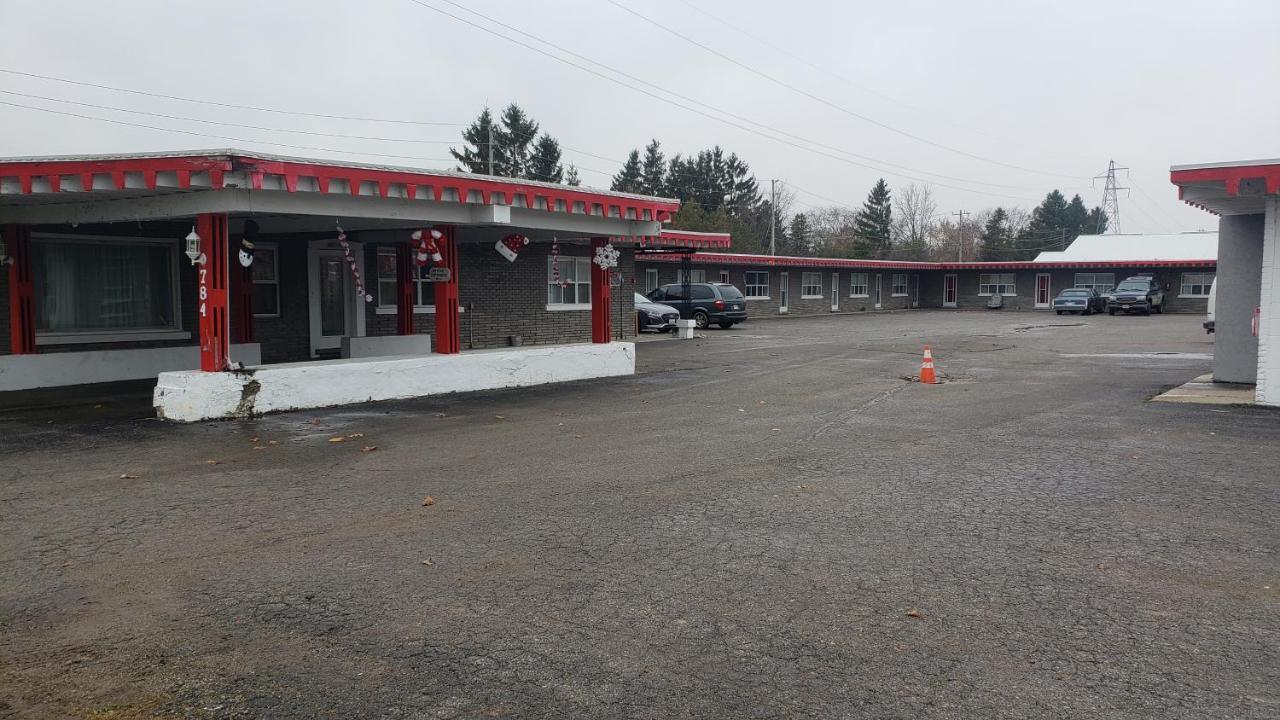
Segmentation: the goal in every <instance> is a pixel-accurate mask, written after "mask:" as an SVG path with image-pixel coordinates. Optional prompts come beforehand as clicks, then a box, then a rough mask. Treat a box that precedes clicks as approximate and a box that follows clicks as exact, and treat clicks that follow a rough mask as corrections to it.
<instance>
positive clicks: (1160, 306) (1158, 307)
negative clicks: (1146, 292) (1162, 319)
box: [1151, 303, 1164, 315]
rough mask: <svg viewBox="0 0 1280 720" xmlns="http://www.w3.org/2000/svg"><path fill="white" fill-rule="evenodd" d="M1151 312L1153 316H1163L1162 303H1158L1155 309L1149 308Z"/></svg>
mask: <svg viewBox="0 0 1280 720" xmlns="http://www.w3.org/2000/svg"><path fill="white" fill-rule="evenodd" d="M1151 311H1152V312H1154V313H1155V314H1157V315H1163V314H1164V303H1160V304H1159V305H1156V306H1155V307H1153V308H1151Z"/></svg>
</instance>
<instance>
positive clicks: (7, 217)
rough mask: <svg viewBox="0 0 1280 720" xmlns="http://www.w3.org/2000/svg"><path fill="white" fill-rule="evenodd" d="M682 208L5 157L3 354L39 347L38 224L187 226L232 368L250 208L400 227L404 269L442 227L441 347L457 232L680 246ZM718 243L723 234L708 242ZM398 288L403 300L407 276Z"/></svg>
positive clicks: (172, 164)
mask: <svg viewBox="0 0 1280 720" xmlns="http://www.w3.org/2000/svg"><path fill="white" fill-rule="evenodd" d="M679 207H680V203H679V201H678V200H674V199H668V198H658V197H647V196H642V195H634V194H629V193H619V192H611V191H604V190H591V189H586V188H579V187H573V186H566V185H559V184H554V183H544V182H535V181H529V180H518V179H511V178H498V177H490V176H483V175H475V174H470V173H462V172H451V171H440V170H425V169H419V168H406V167H391V166H383V165H367V164H360V163H348V162H336V161H331V160H316V159H306V158H296V157H284V156H276V155H267V154H262V153H256V152H245V151H241V150H234V149H228V150H212V151H185V152H165V153H146V154H126V155H96V156H81V157H24V158H7V159H0V229H2V230H3V236H4V239H5V241H6V246H7V248H8V250H7V254H8V256H9V257H11V258H12V259H13V262H12V263H11V268H10V298H11V302H10V317H11V321H12V322H11V336H12V342H11V344H10V351H11V352H12V353H14V354H23V353H33V352H35V351H36V342H35V339H36V338H35V328H34V324H35V320H34V311H33V306H34V301H33V297H32V282H31V277H32V272H31V251H30V232H31V228H32V227H33V226H69V227H76V226H79V225H90V224H98V223H119V222H130V223H133V222H140V221H166V220H167V221H178V222H183V223H190V224H192V225H194V226H195V229H196V231H197V234H198V235H199V238H200V242H201V245H200V251H201V252H202V253H203V254H204V256H205V257H206V259H207V264H205V265H203V266H202V268H203V270H204V271H207V272H204V271H202V272H201V274H200V277H201V285H200V289H199V294H200V306H199V313H198V323H199V326H200V335H199V336H200V351H201V367H202V369H204V370H207V371H218V370H224V369H226V368H227V366H228V350H229V336H230V328H231V323H230V321H229V318H230V315H231V314H232V313H235V312H237V308H236V304H237V303H236V300H237V299H242V300H243V301H244V303H249V302H251V297H252V294H251V290H252V288H251V287H249V289H248V292H247V293H246V294H240V293H238V292H237V289H236V285H237V281H238V278H239V276H240V275H241V274H242V273H241V272H240V271H241V268H239V267H238V265H237V263H235V262H233V261H230V259H229V258H230V257H232V256H233V255H234V252H235V250H234V248H233V247H232V246H231V244H230V238H231V236H232V235H233V234H235V233H242V232H243V231H244V225H245V222H246V221H247V220H248V219H249V218H252V219H253V220H254V222H255V223H257V226H258V228H259V231H260V232H261V233H262V234H264V235H270V234H281V235H285V234H305V233H333V232H334V231H335V224H337V223H340V224H341V226H342V228H343V229H344V230H345V231H347V232H351V233H370V234H375V235H376V234H379V233H378V232H377V231H402V232H397V233H393V234H392V235H384V237H390V236H394V237H396V238H401V237H403V238H404V240H405V242H404V243H403V244H404V245H405V248H404V249H405V253H404V255H403V262H402V263H401V266H402V267H404V266H408V265H410V263H409V262H408V259H409V254H408V242H407V240H408V237H409V233H411V232H413V231H414V230H420V229H436V230H439V231H440V234H441V240H440V246H441V247H440V250H441V254H442V255H443V256H444V261H443V263H442V264H443V265H444V266H445V267H448V268H451V270H452V272H451V274H450V277H449V279H448V280H444V281H438V282H435V283H433V285H434V286H435V287H434V289H435V294H436V298H437V301H438V302H437V307H442V308H445V310H444V311H441V312H438V313H437V319H436V320H437V321H436V328H435V334H436V352H439V353H456V352H458V351H459V347H460V341H459V337H458V323H457V317H456V314H455V312H456V309H457V306H458V305H457V286H458V279H459V278H458V275H459V273H458V267H457V243H458V242H460V241H465V242H489V243H496V242H497V241H498V240H501V239H503V238H504V237H506V236H508V235H511V234H518V235H519V236H521V237H522V238H526V239H527V241H529V242H550V241H551V240H552V239H553V238H557V237H558V238H560V239H562V240H563V239H566V238H590V239H591V242H592V244H593V245H596V246H603V245H604V244H606V243H609V242H613V243H619V244H623V245H643V246H644V247H663V246H667V245H678V246H681V247H683V246H686V244H687V243H688V238H686V237H683V236H682V235H681V234H680V233H675V234H674V235H672V234H670V233H669V232H668V231H664V230H663V227H662V225H663V223H665V222H667V221H668V220H670V218H671V216H672V215H674V214H675V213H676V211H677V210H679ZM461 229H465V232H463V233H461V234H459V233H457V231H458V230H461ZM184 234H185V233H184ZM727 245H728V237H727V236H723V237H722V238H716V239H712V240H708V241H707V245H706V246H708V247H712V246H714V247H727ZM593 270H600V272H598V273H596V272H593V275H592V278H591V300H592V311H591V312H592V340H593V341H594V342H597V343H603V342H608V341H609V339H610V316H611V313H610V308H609V304H610V303H609V300H610V294H609V286H608V283H609V277H608V272H607V271H605V270H603V269H600V268H595V266H594V265H593ZM597 275H598V277H597ZM251 283H252V281H251V280H250V281H249V285H250V286H251ZM240 284H244V283H243V282H241V283H240ZM404 284H405V285H406V287H405V288H404V290H405V294H406V296H407V295H408V294H409V288H408V285H409V283H407V282H406V283H404ZM401 306H402V307H401V308H400V311H401V315H402V317H401V326H402V327H404V326H408V327H409V328H410V330H409V331H410V332H411V331H412V330H411V328H412V317H411V313H412V301H411V300H410V301H408V302H402V303H401ZM449 308H452V309H453V310H454V311H455V312H449V311H448V309H449ZM250 325H251V323H250Z"/></svg>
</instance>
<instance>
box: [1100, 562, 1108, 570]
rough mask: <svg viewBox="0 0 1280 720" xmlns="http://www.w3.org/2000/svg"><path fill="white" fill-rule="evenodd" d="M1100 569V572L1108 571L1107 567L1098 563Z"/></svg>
mask: <svg viewBox="0 0 1280 720" xmlns="http://www.w3.org/2000/svg"><path fill="white" fill-rule="evenodd" d="M1098 569H1099V570H1106V569H1107V566H1106V565H1103V564H1102V563H1098Z"/></svg>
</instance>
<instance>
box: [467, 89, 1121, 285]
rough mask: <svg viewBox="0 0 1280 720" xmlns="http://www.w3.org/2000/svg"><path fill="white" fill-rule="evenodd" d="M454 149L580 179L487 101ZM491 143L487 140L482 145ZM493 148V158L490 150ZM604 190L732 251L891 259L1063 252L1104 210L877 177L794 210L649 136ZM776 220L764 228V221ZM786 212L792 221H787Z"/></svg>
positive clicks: (484, 163)
mask: <svg viewBox="0 0 1280 720" xmlns="http://www.w3.org/2000/svg"><path fill="white" fill-rule="evenodd" d="M462 138H463V140H464V141H465V144H464V146H463V147H462V149H460V150H458V149H454V148H450V149H449V152H450V153H451V154H452V155H453V157H454V158H455V159H457V161H458V162H459V164H460V167H459V168H458V169H459V170H462V171H466V172H474V173H483V174H490V169H491V168H492V173H491V174H493V175H498V176H501V177H513V178H523V179H528V180H540V181H543V182H551V183H564V184H568V185H578V184H580V180H579V178H578V171H577V169H576V168H575V167H574V166H573V165H572V164H569V165H567V166H566V165H565V164H564V163H563V161H562V153H561V148H560V143H559V141H558V140H556V139H555V138H554V137H553V136H551V135H550V134H549V133H547V132H545V131H542V132H540V127H539V125H538V123H537V122H536V121H535V120H534V119H533V118H532V117H530V116H529V115H528V113H526V112H525V111H524V110H523V109H521V108H520V106H519V105H517V104H516V103H510V104H509V105H507V107H506V108H505V109H503V111H502V113H501V115H499V116H498V117H497V118H496V119H495V118H494V116H493V113H492V112H491V111H490V110H489V108H485V109H484V111H483V112H481V113H480V115H479V117H477V118H476V120H475V121H474V122H473V123H471V125H469V126H468V127H467V128H466V129H465V130H464V131H463V132H462ZM490 138H492V143H490ZM490 152H492V156H491V155H490ZM610 189H612V190H615V191H619V192H628V193H636V194H640V195H656V196H660V197H673V198H678V199H679V200H680V202H681V209H680V212H679V213H677V214H676V216H675V217H674V218H673V219H672V227H678V228H681V229H684V230H695V231H703V232H729V233H732V234H733V238H734V241H733V251H734V252H744V253H760V252H768V249H769V242H770V230H772V231H773V237H774V238H775V239H776V247H777V252H778V254H785V255H820V256H831V257H850V258H872V259H894V260H958V259H963V260H1031V259H1033V258H1035V256H1036V255H1038V254H1039V253H1040V252H1042V251H1045V250H1064V249H1066V247H1067V246H1068V245H1070V244H1071V242H1072V241H1074V240H1075V239H1076V238H1077V237H1078V236H1080V235H1092V234H1100V233H1103V232H1105V231H1106V228H1107V222H1108V218H1107V216H1106V213H1104V212H1103V211H1102V208H1101V207H1096V206H1095V207H1093V208H1088V207H1086V206H1085V204H1084V201H1083V200H1082V199H1081V198H1080V196H1079V195H1075V196H1073V197H1072V198H1071V200H1067V199H1066V197H1065V196H1064V195H1063V194H1062V192H1060V191H1059V190H1056V189H1055V190H1052V191H1050V192H1049V193H1048V194H1046V195H1045V198H1044V200H1043V201H1042V202H1041V203H1040V204H1039V205H1038V206H1037V207H1035V208H1034V209H1032V210H1031V211H1030V212H1027V211H1025V210H1023V209H1022V208H1018V207H1009V208H1005V207H995V208H990V209H986V210H983V211H981V212H979V213H976V214H967V213H966V215H964V216H958V218H957V219H956V220H952V219H951V217H952V216H951V215H944V214H940V213H939V212H938V209H937V205H936V203H935V202H934V200H933V191H932V189H931V188H930V187H929V186H928V185H914V184H913V185H908V186H906V187H905V188H903V189H902V192H900V193H898V194H897V195H896V196H895V195H894V193H893V191H892V190H891V189H890V188H889V185H888V183H886V182H885V180H884V179H883V178H881V179H879V180H877V181H876V183H875V185H873V186H872V187H871V190H870V191H869V192H868V193H867V198H866V200H865V201H863V203H862V205H861V207H860V208H858V209H857V210H854V209H852V208H848V207H845V206H836V205H833V206H828V207H820V208H814V209H813V210H812V211H811V212H808V213H805V212H797V213H794V214H793V213H790V212H789V208H790V205H791V203H792V197H791V196H790V194H789V193H786V192H782V193H779V197H778V207H777V212H776V213H774V212H773V210H774V208H773V206H772V205H771V202H770V199H769V198H768V197H765V196H764V195H763V194H762V193H761V190H760V186H759V183H758V182H757V180H756V178H755V176H754V175H752V173H751V168H750V167H749V166H748V165H747V163H746V162H745V161H743V160H742V159H741V158H739V157H738V156H737V155H736V154H735V153H731V152H729V153H726V152H725V150H724V149H722V148H721V147H719V146H716V147H712V148H710V149H706V150H700V151H698V152H697V153H693V154H689V155H684V154H681V153H677V154H675V155H673V156H671V157H670V158H667V157H666V155H665V153H664V152H663V150H662V144H661V143H660V142H659V141H658V140H656V139H654V140H651V141H650V142H649V144H648V145H646V146H645V147H644V149H643V152H642V151H641V150H640V149H639V148H637V149H634V150H632V151H631V152H630V153H629V154H628V155H627V159H626V161H625V162H624V163H623V165H622V168H621V169H620V170H619V171H618V173H617V174H616V175H614V176H613V180H612V183H611V186H610ZM771 218H772V219H773V223H774V224H773V227H772V228H771V227H770V219H771ZM784 218H789V220H787V221H785V222H784Z"/></svg>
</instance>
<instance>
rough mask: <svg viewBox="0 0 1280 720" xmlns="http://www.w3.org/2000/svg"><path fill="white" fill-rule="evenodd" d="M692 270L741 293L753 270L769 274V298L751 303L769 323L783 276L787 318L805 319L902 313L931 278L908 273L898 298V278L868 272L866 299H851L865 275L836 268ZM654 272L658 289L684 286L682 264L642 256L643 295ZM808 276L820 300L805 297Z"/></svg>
mask: <svg viewBox="0 0 1280 720" xmlns="http://www.w3.org/2000/svg"><path fill="white" fill-rule="evenodd" d="M692 268H693V269H694V270H695V271H696V270H702V271H703V272H704V276H705V279H706V282H719V281H720V280H721V278H722V275H721V273H722V272H727V273H728V274H729V283H730V284H732V285H735V286H737V288H738V289H739V290H742V291H743V293H744V294H745V293H746V289H747V281H746V273H747V272H751V271H767V272H768V273H769V297H768V298H767V299H751V298H748V300H747V313H748V317H753V318H769V317H779V316H783V315H784V313H783V312H782V296H781V292H780V290H779V288H780V286H781V283H782V280H781V277H782V275H783V274H786V276H787V287H788V300H787V312H786V313H785V316H787V317H806V316H813V315H830V314H832V313H833V312H834V313H856V312H871V311H875V310H902V309H905V308H909V307H911V300H912V297H913V294H914V289H915V284H916V283H921V285H920V287H921V289H922V290H923V288H924V287H925V285H924V283H925V279H924V276H925V275H926V274H927V273H913V272H910V271H906V272H903V273H902V274H904V275H906V278H905V279H906V281H907V293H906V294H905V295H900V296H895V295H894V294H893V276H894V274H895V273H893V272H890V271H882V272H879V273H877V272H876V271H871V270H868V271H866V273H865V274H866V276H867V278H866V281H867V294H866V297H851V296H850V293H849V288H850V279H851V277H850V276H851V275H852V274H854V273H855V272H860V271H849V270H843V269H842V270H835V269H832V268H819V267H811V268H806V267H787V268H776V267H775V268H769V267H763V266H761V267H751V266H743V265H717V264H714V263H697V262H695V263H693V264H692ZM649 269H653V270H657V272H658V285H669V284H672V283H675V282H678V281H679V278H680V275H679V273H680V264H679V263H674V262H666V261H653V260H648V261H646V260H645V259H644V258H643V257H642V258H640V259H639V260H637V272H638V273H639V276H640V284H641V287H642V288H645V289H642V290H641V293H642V294H643V293H644V292H646V291H647V288H646V286H645V278H646V275H645V271H646V270H649ZM804 273H817V274H818V279H819V281H820V282H819V284H820V286H821V288H822V292H821V293H820V294H819V296H818V297H812V298H810V297H805V296H804V295H803V294H802V292H801V290H802V282H803V279H804ZM877 274H879V276H880V283H881V285H880V287H881V295H880V307H878V308H877V307H876V306H875V294H876V285H875V283H876V275H877ZM833 277H838V288H837V296H836V298H835V299H836V303H835V305H834V308H835V309H833V304H832V296H831V283H832V279H833ZM921 300H922V302H921V306H922V307H925V305H924V304H923V296H922V297H921Z"/></svg>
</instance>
